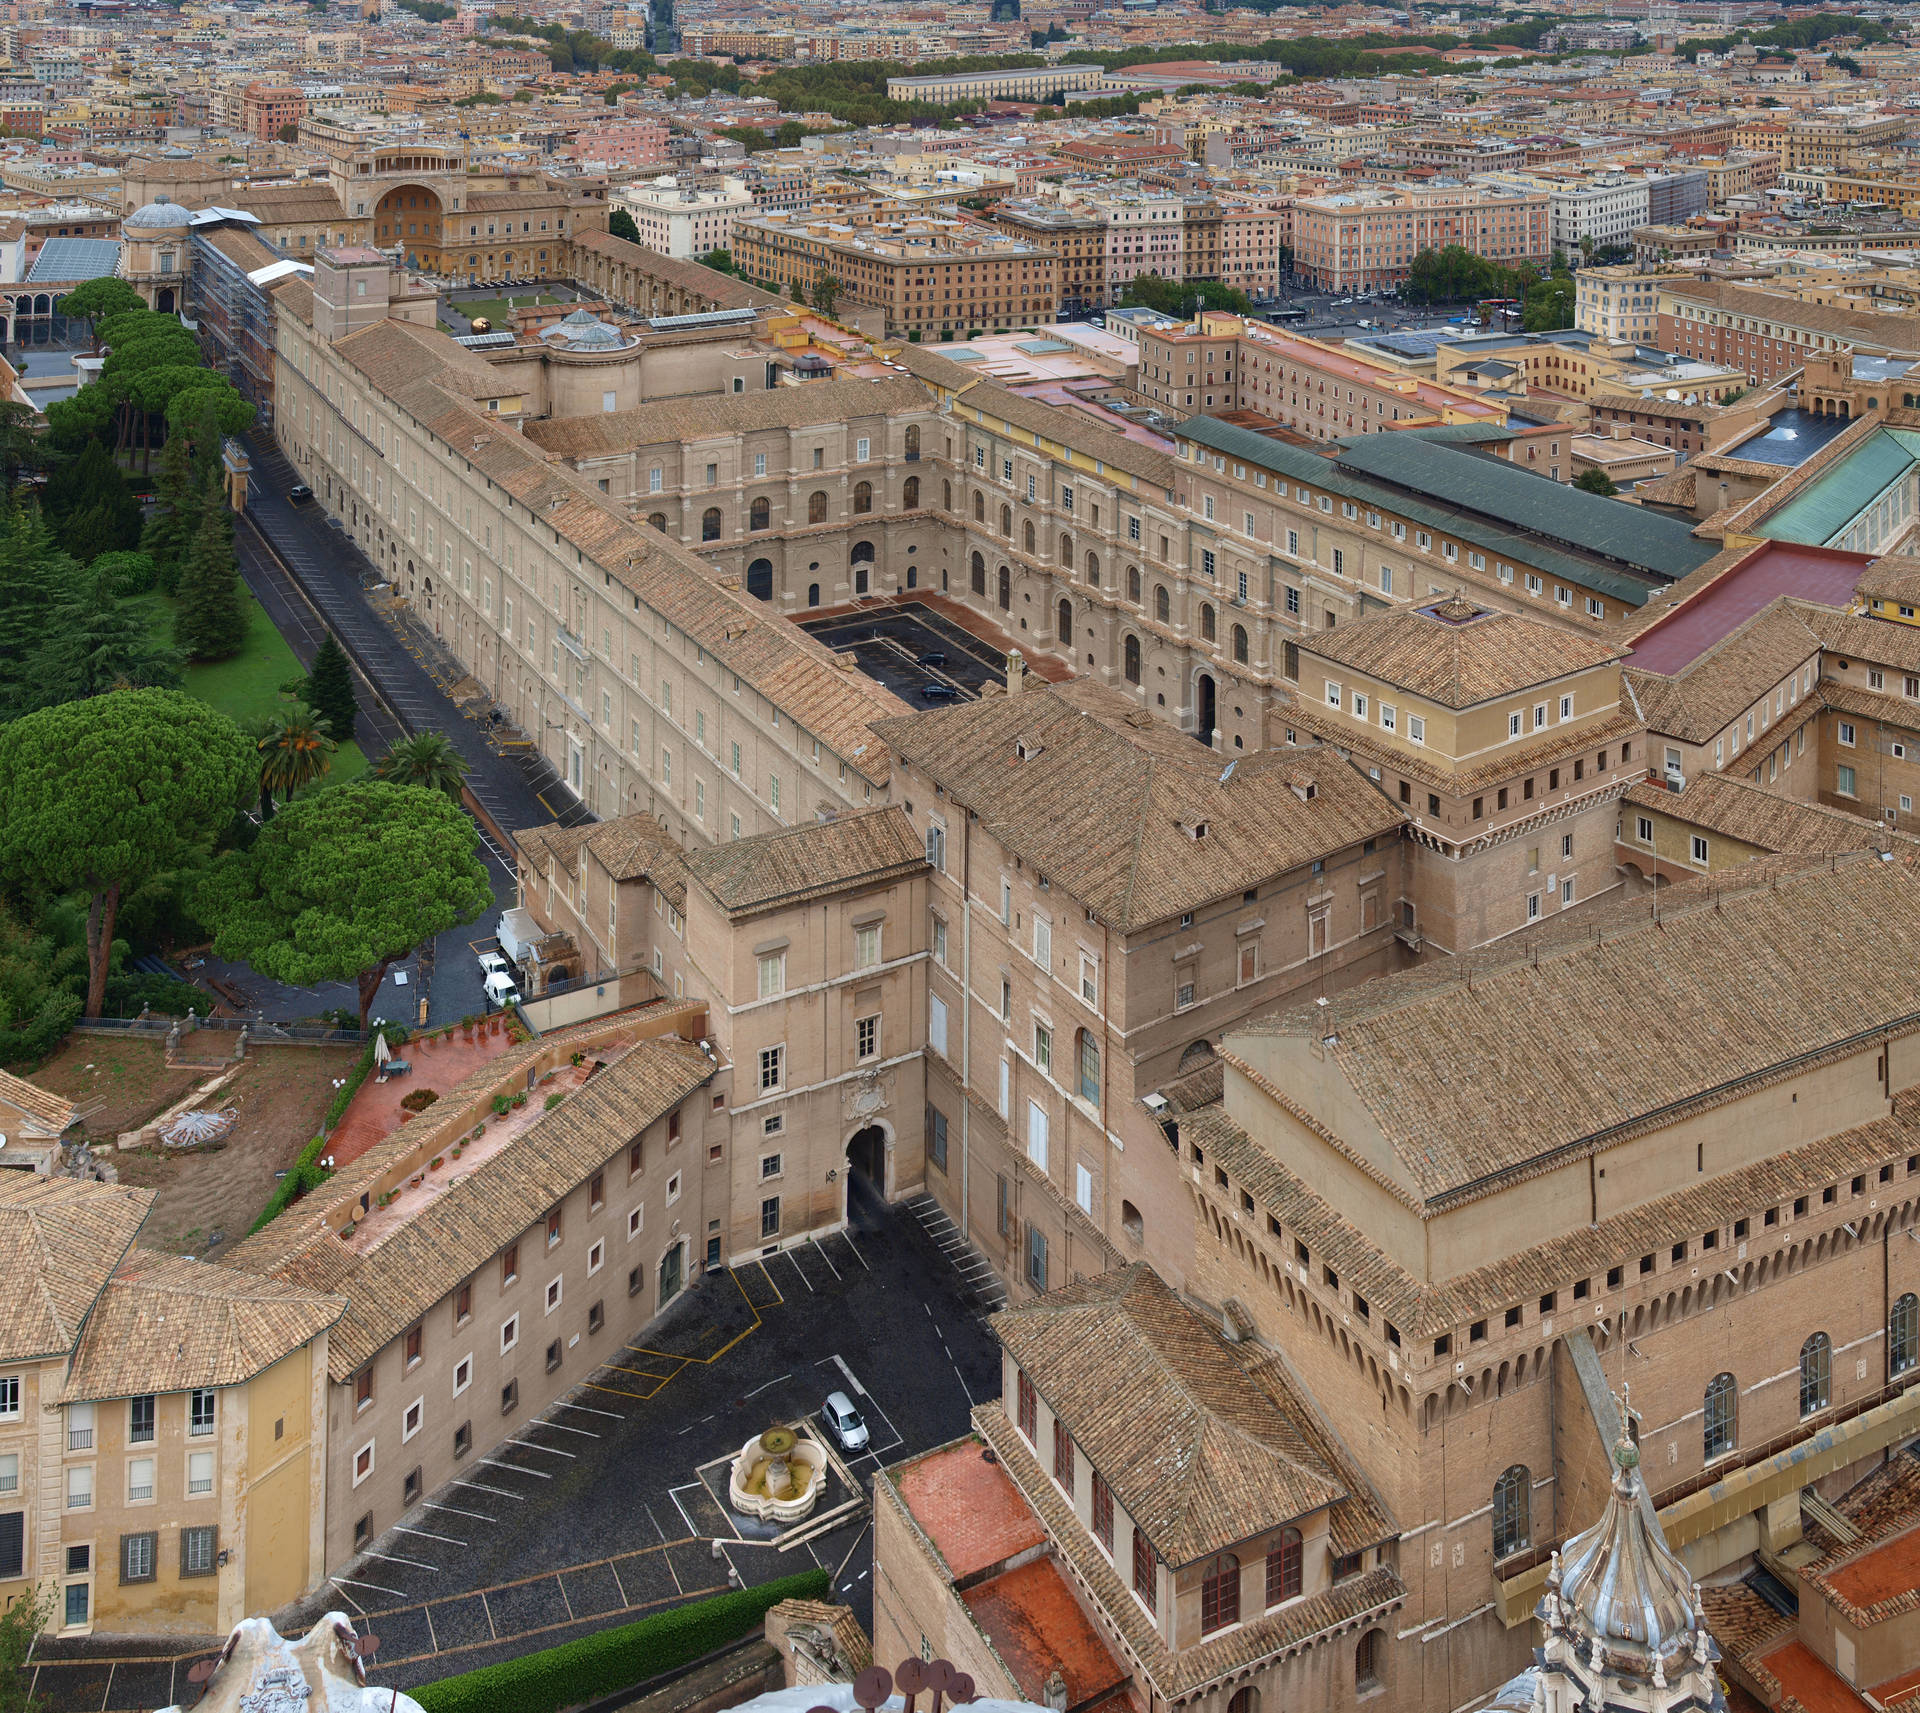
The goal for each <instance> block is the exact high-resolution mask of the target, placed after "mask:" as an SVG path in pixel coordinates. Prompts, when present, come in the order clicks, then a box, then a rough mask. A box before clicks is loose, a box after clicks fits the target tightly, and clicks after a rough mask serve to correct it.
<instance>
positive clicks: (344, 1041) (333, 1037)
mask: <svg viewBox="0 0 1920 1713" xmlns="http://www.w3.org/2000/svg"><path fill="white" fill-rule="evenodd" d="M176 1026H178V1027H179V1029H180V1031H181V1033H182V1034H194V1033H197V1032H198V1031H199V1030H202V1029H221V1030H225V1031H226V1032H227V1033H229V1034H235V1035H237V1034H238V1033H239V1032H240V1031H241V1030H242V1029H244V1030H246V1032H247V1036H248V1039H249V1040H251V1041H253V1042H255V1043H256V1044H258V1043H264V1044H266V1045H268V1046H271V1045H274V1044H276V1043H278V1044H281V1045H285V1046H307V1047H332V1046H342V1045H346V1046H358V1045H360V1044H361V1043H363V1042H364V1041H365V1040H366V1038H367V1037H366V1035H365V1033H364V1032H363V1031H361V1030H359V1029H336V1028H334V1027H333V1026H332V1025H330V1024H325V1023H273V1022H269V1021H268V1020H266V1019H265V1018H260V1017H196V1018H194V1020H193V1022H192V1024H191V1025H189V1024H188V1022H187V1019H186V1018H184V1017H175V1016H172V1015H170V1014H161V1013H151V1014H149V1015H147V1016H145V1017H83V1018H81V1019H80V1021H79V1022H78V1023H76V1024H75V1025H74V1028H75V1029H76V1030H78V1031H80V1032H81V1033H83V1034H99V1035H118V1034H127V1035H169V1034H171V1033H172V1032H173V1030H174V1028H175V1027H176Z"/></svg>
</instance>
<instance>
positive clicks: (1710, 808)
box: [1623, 708, 1920, 853]
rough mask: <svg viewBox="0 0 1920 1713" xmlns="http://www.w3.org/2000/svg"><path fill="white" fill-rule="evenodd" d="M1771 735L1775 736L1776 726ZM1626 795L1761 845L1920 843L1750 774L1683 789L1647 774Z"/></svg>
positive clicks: (1703, 778) (1719, 776)
mask: <svg viewBox="0 0 1920 1713" xmlns="http://www.w3.org/2000/svg"><path fill="white" fill-rule="evenodd" d="M1817 711H1818V709H1817V708H1816V709H1815V712H1817ZM1768 735H1769V737H1773V736H1777V735H1778V731H1777V730H1776V731H1775V732H1773V733H1769V734H1768ZM1623 801H1624V802H1628V803H1631V804H1634V805H1635V806H1636V807H1638V808H1643V809H1653V810H1657V811H1658V812H1659V813H1660V814H1663V815H1670V816H1672V817H1673V818H1674V819H1676V820H1680V821H1685V822H1687V823H1688V824H1689V825H1691V826H1695V827H1698V828H1700V829H1701V830H1702V831H1703V832H1708V833H1715V834H1718V835H1719V836H1721V837H1722V838H1729V839H1738V840H1739V841H1740V842H1741V843H1742V844H1748V845H1754V846H1757V847H1758V848H1759V849H1761V850H1763V851H1797V852H1803V853H1810V852H1817V851H1861V850H1879V849H1881V848H1882V847H1883V846H1884V845H1885V844H1886V843H1887V840H1888V839H1889V838H1892V839H1895V840H1897V841H1899V842H1900V843H1902V844H1909V845H1911V844H1920V840H1915V839H1914V838H1913V837H1912V836H1911V835H1910V834H1907V833H1897V832H1894V831H1893V829H1891V828H1889V827H1887V826H1886V825H1884V824H1883V823H1882V822H1879V821H1869V820H1868V819H1867V818H1866V817H1865V816H1863V815H1848V814H1845V813H1843V812H1842V811H1841V810H1838V809H1829V808H1827V807H1825V806H1824V805H1822V804H1819V803H1797V802H1795V801H1794V800H1793V799H1792V798H1791V797H1782V796H1781V795H1780V794H1779V793H1778V792H1775V791H1769V790H1767V789H1766V788H1765V787H1764V786H1759V785H1755V784H1754V783H1753V781H1752V780H1750V779H1741V778H1736V777H1735V776H1733V775H1731V774H1726V773H1712V772H1704V773H1696V774H1695V775H1694V776H1693V777H1692V778H1691V779H1689V780H1688V781H1687V788H1686V790H1684V791H1681V792H1673V791H1669V790H1668V789H1667V788H1666V786H1665V785H1663V784H1655V783H1654V782H1653V781H1652V780H1644V781H1642V782H1641V783H1640V784H1638V785H1636V786H1635V787H1634V788H1633V789H1632V790H1631V791H1629V792H1628V793H1627V794H1626V796H1625V798H1624V799H1623Z"/></svg>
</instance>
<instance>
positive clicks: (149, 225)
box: [120, 202, 193, 233]
mask: <svg viewBox="0 0 1920 1713" xmlns="http://www.w3.org/2000/svg"><path fill="white" fill-rule="evenodd" d="M192 219H193V211H192V210H191V209H187V208H182V207H181V206H180V204H179V203H177V202H149V203H145V204H143V205H142V206H141V207H139V208H136V209H135V210H134V211H133V212H132V213H131V214H129V215H128V216H127V217H126V219H124V220H123V221H121V222H120V229H121V231H123V232H126V233H134V232H184V231H186V229H187V225H188V223H189V222H190V221H191V220H192Z"/></svg>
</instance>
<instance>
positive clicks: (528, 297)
mask: <svg viewBox="0 0 1920 1713" xmlns="http://www.w3.org/2000/svg"><path fill="white" fill-rule="evenodd" d="M560 301H561V300H560V299H559V298H557V297H551V296H549V295H548V294H547V293H546V292H528V291H523V292H515V293H514V295H513V296H512V297H476V298H472V299H467V298H462V299H461V300H460V301H459V302H458V303H456V304H455V305H454V306H453V307H454V308H455V309H457V310H459V311H460V313H461V314H462V315H464V316H465V317H466V318H467V319H468V320H469V321H471V320H472V319H473V318H474V317H475V316H476V315H484V316H485V317H486V318H487V319H488V320H489V321H491V322H492V323H493V330H494V332H496V333H505V332H508V331H510V330H511V328H512V326H513V320H512V316H511V315H510V313H509V312H510V311H511V310H512V309H513V307H514V305H516V304H526V303H559V302H560Z"/></svg>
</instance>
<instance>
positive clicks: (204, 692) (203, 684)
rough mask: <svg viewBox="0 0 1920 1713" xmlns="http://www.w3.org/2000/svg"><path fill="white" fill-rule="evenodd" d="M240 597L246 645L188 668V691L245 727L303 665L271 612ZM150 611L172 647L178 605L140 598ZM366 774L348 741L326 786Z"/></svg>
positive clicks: (275, 702)
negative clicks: (232, 653) (230, 655)
mask: <svg viewBox="0 0 1920 1713" xmlns="http://www.w3.org/2000/svg"><path fill="white" fill-rule="evenodd" d="M240 599H241V600H242V601H243V602H245V604H246V609H247V646H246V647H245V648H244V649H242V650H241V651H240V652H239V653H238V654H236V655H235V656H234V657H233V658H232V659H231V660H216V661H210V662H208V663H206V664H204V665H199V666H189V667H188V668H187V669H186V685H185V688H186V691H187V693H188V694H189V695H191V696H198V697H199V698H200V700H201V701H203V702H205V703H207V704H209V705H210V706H212V707H215V708H218V709H219V710H220V712H221V713H223V714H225V715H227V716H228V717H229V718H230V719H233V720H236V721H238V722H239V723H240V724H241V725H245V724H246V723H247V721H249V720H251V719H256V718H258V717H259V716H260V715H262V714H271V713H272V712H273V711H274V710H275V709H276V708H278V707H279V705H280V686H281V685H282V684H284V683H286V682H287V680H288V679H290V678H299V677H301V676H303V669H302V667H301V665H300V662H299V661H298V660H296V659H295V658H294V653H293V650H292V649H291V648H289V647H288V646H287V641H286V638H285V637H283V636H282V635H281V634H280V633H279V631H278V630H276V629H275V628H274V623H273V620H272V619H270V618H268V617H267V610H266V608H264V607H263V606H261V605H260V603H259V602H258V601H256V600H255V599H254V598H253V596H252V595H251V594H250V593H249V592H248V591H247V590H245V589H242V590H241V591H240ZM141 600H142V601H143V603H144V604H145V605H146V607H147V609H148V613H149V623H150V625H151V627H152V630H153V634H154V635H155V636H157V637H160V638H161V639H162V640H164V641H165V642H167V643H168V644H169V645H170V644H171V643H172V641H173V606H174V604H173V602H172V601H170V600H169V599H168V598H167V597H166V596H165V595H160V594H153V595H145V596H142V597H141ZM366 771H367V758H366V757H365V756H364V755H363V754H362V753H361V751H360V746H359V745H358V744H357V743H352V742H348V743H343V744H342V745H341V746H340V747H339V749H337V750H336V751H334V756H333V766H332V767H331V768H329V769H328V771H327V779H326V782H327V783H328V784H330V785H340V784H344V783H345V782H346V781H347V780H349V779H357V778H358V777H359V776H360V775H361V774H363V773H365V772H366Z"/></svg>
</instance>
